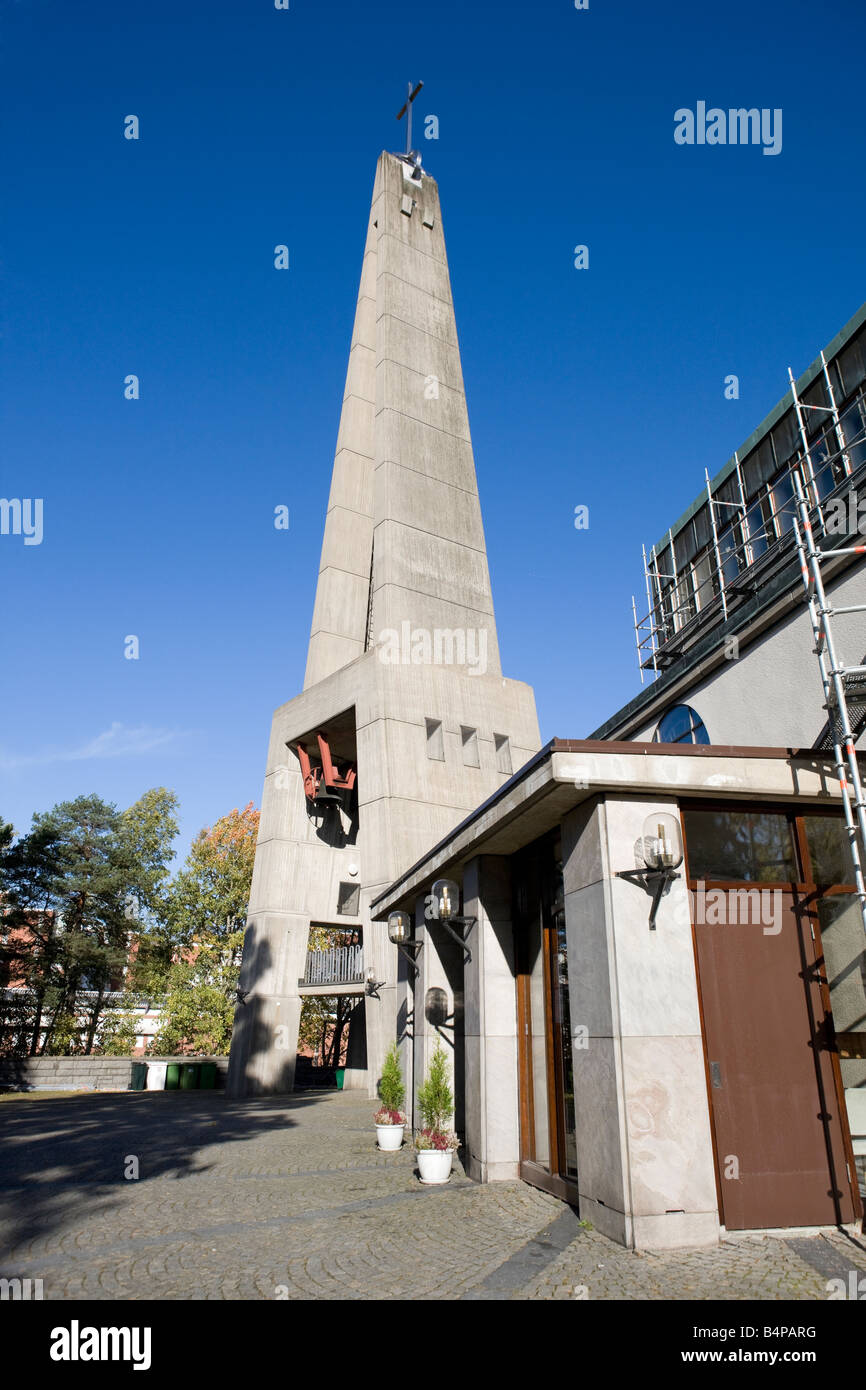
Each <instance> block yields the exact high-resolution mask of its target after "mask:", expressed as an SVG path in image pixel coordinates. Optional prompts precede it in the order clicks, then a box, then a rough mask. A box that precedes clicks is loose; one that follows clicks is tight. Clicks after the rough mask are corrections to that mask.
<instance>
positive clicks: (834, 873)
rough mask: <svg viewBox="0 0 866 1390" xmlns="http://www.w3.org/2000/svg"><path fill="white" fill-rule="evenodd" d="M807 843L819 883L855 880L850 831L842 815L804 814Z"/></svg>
mask: <svg viewBox="0 0 866 1390" xmlns="http://www.w3.org/2000/svg"><path fill="white" fill-rule="evenodd" d="M803 822H804V824H805V826H806V842H807V844H808V846H809V856H810V858H811V860H812V873H813V874H814V877H815V882H816V883H823V884H829V883H853V882H854V865H853V861H852V859H851V849H850V846H849V841H848V831H847V829H846V826H845V821H844V820H843V818H842V817H841V816H804V817H803Z"/></svg>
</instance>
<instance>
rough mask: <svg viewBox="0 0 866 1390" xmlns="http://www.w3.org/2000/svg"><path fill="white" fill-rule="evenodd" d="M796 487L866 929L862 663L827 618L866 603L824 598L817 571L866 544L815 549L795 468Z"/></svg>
mask: <svg viewBox="0 0 866 1390" xmlns="http://www.w3.org/2000/svg"><path fill="white" fill-rule="evenodd" d="M794 488H795V492H796V497H797V510H798V512H799V520H798V518H797V517H795V518H794V535H795V537H796V541H797V553H798V555H799V557H800V573H801V575H802V577H803V585H804V588H805V590H806V600H807V603H808V607H809V618H810V621H811V624H812V636H813V638H814V641H815V647H814V650H815V654H816V656H817V658H818V666H819V669H820V672H821V684H822V685H823V687H824V701H825V708H826V710H827V719H828V733H827V737H828V738H829V740H830V741H831V743H832V747H833V757H834V759H835V763H836V773H837V776H838V778H839V786H840V787H841V790H842V806H843V810H844V812H845V826H846V829H847V832H848V842H849V845H850V848H851V858H852V859H853V861H854V883H855V885H856V888H857V897H858V898H859V900H860V912H861V915H862V917H863V928H864V931H866V883H864V878H863V864H864V862H866V801H864V798H863V784H862V782H861V779H860V767H859V764H858V761H857V750H856V748H855V742H856V738H857V733H858V732H860V729H862V727H863V724H864V723H866V704H864V694H866V666H846V665H845V664H844V663H843V662H842V659H841V657H840V655H839V653H838V650H837V647H836V643H835V639H834V637H833V629H832V625H831V622H830V619H831V618H834V617H836V616H838V615H840V614H845V613H866V603H858V604H850V605H846V606H844V607H843V606H838V605H834V604H831V603H828V601H827V593H826V590H825V588H824V579H823V575H822V573H821V562H822V560H825V561H826V560H828V559H835V558H836V557H837V556H842V555H866V545H851V546H833V548H832V549H831V550H829V551H826V550H821V549H819V548H818V546H817V545H816V544H815V537H814V534H813V531H812V524H811V521H810V519H809V503H808V500H807V497H806V491H805V489H804V486H803V480H802V478H801V476H800V474H799V473H795V474H794ZM850 700H853V701H854V702H855V703H856V705H857V707H858V710H859V711H860V715H859V717H858V719H857V723H858V724H859V725H860V729H858V730H855V728H854V727H853V725H852V721H851V715H850V712H849V701H850ZM821 741H822V740H819V742H821Z"/></svg>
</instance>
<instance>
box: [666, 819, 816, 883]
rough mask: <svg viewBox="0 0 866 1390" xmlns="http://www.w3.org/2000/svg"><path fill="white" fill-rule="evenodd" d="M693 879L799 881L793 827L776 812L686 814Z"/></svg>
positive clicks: (758, 881)
mask: <svg viewBox="0 0 866 1390" xmlns="http://www.w3.org/2000/svg"><path fill="white" fill-rule="evenodd" d="M683 822H684V824H685V831H686V843H687V845H688V852H689V872H690V873H691V876H692V878H703V879H730V880H731V881H736V882H744V883H773V882H782V883H791V882H796V881H797V878H798V874H797V861H796V858H795V855H794V842H793V837H792V834H791V826H790V824H789V823H788V820H787V818H786V817H785V816H783V815H779V814H778V813H774V812H771V811H722V810H717V811H710V810H707V811H703V810H698V811H685V812H684V813H683Z"/></svg>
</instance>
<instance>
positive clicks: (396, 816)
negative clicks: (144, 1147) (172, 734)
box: [228, 153, 540, 1095]
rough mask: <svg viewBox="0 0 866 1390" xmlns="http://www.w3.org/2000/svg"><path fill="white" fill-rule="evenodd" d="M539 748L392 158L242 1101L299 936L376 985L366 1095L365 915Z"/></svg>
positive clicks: (300, 704)
mask: <svg viewBox="0 0 866 1390" xmlns="http://www.w3.org/2000/svg"><path fill="white" fill-rule="evenodd" d="M539 746H540V740H539V732H538V719H537V715H536V711H535V697H534V695H533V692H532V689H531V687H530V686H528V685H525V684H523V683H522V682H518V681H513V680H507V679H505V678H504V677H503V676H502V673H501V667H500V660H499V647H498V643H497V638H496V622H495V618H494V613H493V599H492V595H491V589H490V576H489V573H488V568H487V553H486V548H485V543H484V530H483V526H482V521H481V508H480V504H479V500H478V488H477V483H476V479H475V464H474V460H473V456H472V443H471V439H470V434H469V420H468V415H467V409H466V397H465V394H464V390H463V375H462V372H461V367H460V353H459V349H458V344H457V330H456V325H455V319H454V306H453V303H452V299H451V284H450V280H449V275H448V262H447V259H446V254H445V238H444V235H443V230H442V216H441V212H440V208H439V192H438V188H437V186H436V183H435V181H434V180H433V179H432V178H430V177H429V175H427V174H426V173H425V172H424V171H423V170H422V169H421V166H420V161H419V159H418V157H417V156H414V157H412V156H407V157H403V156H399V155H393V154H385V153H383V154H382V155H381V156H380V158H379V162H378V166H377V170H376V180H375V185H374V188H373V201H372V207H371V209H370V220H369V225H368V228H367V241H366V246H365V249H364V264H363V269H362V272H361V284H360V289H359V292H358V304H357V309H356V312H355V326H354V331H353V334H352V347H351V352H350V354H349V368H348V372H347V375H346V389H345V394H344V397H343V408H342V414H341V418H340V429H339V434H338V437H337V448H336V455H335V459H334V469H333V476H332V481H331V493H330V499H329V502H328V512H327V517H326V520H325V535H324V541H323V543H322V558H321V564H320V568H319V579H318V585H317V589H316V601H315V608H314V611H313V621H312V629H311V632H310V643H309V651H308V656H307V669H306V678H305V681H304V689H303V692H302V693H301V694H300V695H298V696H296V698H295V699H293V700H290V701H289V703H288V704H286V705H283V706H281V707H280V708H279V709H278V710H277V711H276V714H275V715H274V720H273V725H272V729H271V740H270V750H269V754H268V764H267V772H266V776H265V787H264V793H263V798H262V814H261V823H260V828H259V838H258V845H257V849H256V860H255V869H254V873H253V884H252V892H251V896H250V905H249V914H248V925H247V932H246V938H245V943H244V956H243V966H242V971H241V982H240V989H241V997H242V1000H243V1002H242V1003H239V1005H238V1008H237V1011H236V1015H235V1027H234V1033H233V1036H232V1047H231V1058H230V1063H229V1076H228V1088H229V1091H230V1092H231V1093H232V1094H234V1095H244V1094H257V1093H265V1092H285V1091H290V1090H291V1089H292V1087H293V1084H294V1073H295V1060H296V1048H297V1036H298V1021H299V1018H300V1010H301V1002H302V998H303V994H304V993H309V992H311V989H310V987H309V986H306V987H305V986H303V985H302V984H301V983H300V982H301V981H302V980H303V978H304V974H305V965H306V959H307V949H308V938H309V932H310V928H311V926H314V927H315V926H326V927H337V928H344V929H345V928H355V929H356V930H359V931H360V933H361V936H362V942H363V968H364V973H370V972H372V978H373V979H374V980H375V982H377V987H376V989H375V991H374V992H373V993H370V992H369V990H367V991H366V992H365V987H364V984H363V983H360V984H358V983H355V984H354V985H353V986H352V987H351V989H350V988H348V987H347V988H345V989H341V991H340V992H346V993H349V992H354V993H355V994H357V995H358V998H359V1004H358V1008H357V1009H356V1010H355V1012H354V1013H353V1015H352V1022H351V1024H350V1043H349V1049H350V1051H349V1064H348V1070H347V1075H346V1085H347V1086H361V1087H366V1088H367V1089H368V1091H369V1093H370V1094H371V1095H373V1094H375V1090H376V1084H377V1081H378V1077H379V1075H380V1071H381V1062H382V1058H383V1056H384V1053H385V1050H386V1049H387V1047H388V1045H389V1044H390V1042H391V1041H393V1040H394V1038H395V1037H396V1035H397V1012H398V994H399V988H398V955H397V951H396V948H395V947H394V946H392V945H391V943H390V942H389V941H388V937H387V931H386V928H385V927H384V925H383V924H382V923H378V922H371V921H370V915H369V904H370V902H371V900H372V899H374V898H375V897H376V895H377V893H379V892H381V891H382V890H383V889H384V888H385V887H387V885H388V884H389V883H391V882H392V881H393V880H394V879H395V878H396V877H397V875H398V874H399V873H400V872H401V871H403V870H405V869H408V868H409V867H410V866H411V865H412V864H413V863H414V862H415V861H416V860H417V859H419V858H420V857H421V855H422V854H423V853H424V852H425V851H426V850H427V849H429V848H430V846H431V845H432V844H434V843H435V842H436V841H437V840H438V839H439V838H440V837H442V836H444V835H445V834H447V832H448V831H449V830H451V829H452V828H453V827H454V826H455V825H456V824H458V823H459V821H461V820H462V819H463V817H464V816H465V815H467V814H468V812H469V811H471V810H472V809H473V808H474V807H475V806H477V805H478V804H479V802H481V801H483V800H484V799H485V798H486V797H488V796H490V795H491V794H492V793H493V792H494V791H495V790H496V789H497V788H498V787H499V786H500V785H501V784H502V783H503V782H504V781H505V780H507V778H508V776H509V775H510V774H511V772H512V771H516V769H517V768H518V767H520V765H521V764H522V763H523V762H525V761H526V759H527V758H528V757H529V756H530V755H531V754H532V753H534V752H536V751H537V749H538V748H539ZM329 778H330V782H329ZM321 992H326V991H325V990H324V988H323V990H322V991H321ZM333 992H337V987H336V986H335V987H333Z"/></svg>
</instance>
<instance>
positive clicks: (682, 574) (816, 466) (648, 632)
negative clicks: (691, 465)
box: [631, 352, 866, 698]
mask: <svg viewBox="0 0 866 1390" xmlns="http://www.w3.org/2000/svg"><path fill="white" fill-rule="evenodd" d="M820 362H821V373H820V375H821V378H822V379H823V383H824V386H825V390H826V399H827V400H828V401H829V404H828V405H816V404H814V403H809V402H807V401H805V400H803V398H802V397H801V396H800V395H798V392H797V385H796V382H795V380H794V375H793V372H792V371H791V369H790V368H788V377H789V383H790V393H791V409H792V411H793V417H792V426H793V423H794V422H796V423H795V439H796V442H795V444H794V447H793V449H792V453H791V456H790V457H789V458H787V459H786V460H783V461H782V462H781V463H780V464H779V463H777V467H776V469H775V471H774V472H773V474H772V476H771V477H769V478H768V479H766V480H765V481H763V482H761V483H760V484H759V486H758V487H757V488H755V489H753V490H752V491H751V492H748V491H747V488H746V486H745V483H744V478H743V467H742V460H741V458H740V455H739V453H738V452H737V453H734V455H733V466H732V467H731V468H730V469H729V470H728V471H727V473H726V474H725V477H724V478H723V480H722V481H721V483H718V484H717V485H716V487H715V488H714V487H713V483H712V482H711V480H710V475H709V472H708V470H707V469H704V496H703V498H699V499H698V501H697V502H696V504H695V507H694V508H693V509H692V512H691V513H690V514H689V518H688V521H687V522H686V523H685V526H687V525H688V522H689V521H691V520H692V518H693V517H696V516H697V515H698V513H699V512H700V511H701V509H702V507H701V503H702V502H703V505H705V506H706V512H707V521H706V525H705V527H704V530H705V533H706V541H705V542H704V543H703V545H702V546H701V547H699V548H698V549H697V550H696V551H695V553H694V554H692V555H690V556H688V557H686V558H681V560H680V561H679V562H678V560H677V541H678V540H679V537H680V536H681V535H682V532H683V530H684V527H681V528H680V531H679V532H678V533H677V535H676V536H675V535H674V533H673V531H672V530H669V531H668V534H667V536H666V538H665V540H664V542H663V543H662V544H661V545H660V546H659V547H656V546H655V545H654V546H653V547H652V548H651V550H650V553H649V556H648V555H647V551H646V546H642V547H641V550H642V558H643V569H644V583H645V586H646V612H645V614H644V616H640V615H639V610H638V604H637V600H636V599H635V596H634V595H632V600H631V602H632V623H633V626H634V633H635V643H636V647H637V655H638V668H639V672H640V680H641V684H643V683H644V672H650V673H651V679H655V678H656V677H657V676H658V674H659V673H660V672H661V671H664V670H665V669H666V668H667V667H668V666H670V665H671V664H672V663H673V662H674V661H675V660H677V658H678V657H679V655H680V654H681V652H682V649H683V646H684V644H685V643H687V642H688V641H689V639H690V638H691V637H692V636H693V635H694V636H696V635H697V634H698V632H699V631H701V630H703V629H704V627H705V626H708V625H711V624H712V623H714V622H726V621H727V619H728V617H729V616H730V612H731V609H732V608H733V607H734V605H735V603H736V602H737V601H738V600H741V599H743V598H744V597H745V596H747V595H750V594H754V593H756V592H757V590H758V587H759V573H760V580H761V581H762V580H763V578H764V574H765V566H766V567H767V568H768V569H769V568H772V567H773V560H774V558H775V559H778V560H784V559H785V558H786V556H787V555H788V554H790V542H791V539H792V531H793V527H794V524H795V519H796V512H797V499H796V495H795V487H794V478H795V475H798V474H803V475H805V479H806V485H807V487H808V489H809V494H810V496H811V497H812V498H813V505H814V507H815V510H816V521H817V525H818V527H819V528H820V529H823V523H824V517H823V510H822V507H823V505H824V504H825V503H826V502H827V500H828V499H829V498H830V497H831V496H832V494H833V493H834V492H835V491H836V490H837V489H839V488H841V487H843V486H844V485H845V484H846V483H848V481H849V479H850V478H851V477H852V475H854V474H857V475H858V480H859V476H860V473H861V471H864V470H866V385H863V384H861V385H860V387H859V388H858V390H857V391H856V392H855V393H854V395H853V396H852V398H851V399H849V400H848V401H847V402H846V403H845V404H843V405H841V406H840V405H839V403H838V400H837V394H836V392H835V390H834V386H833V381H832V378H831V374H830V372H829V369H828V363H827V360H826V358H825V356H824V353H823V352H822V353H821V358H820ZM817 414H823V416H824V423H823V424H820V425H816V424H815V423H812V424H810V420H811V421H813V422H814V421H815V416H816V415H817ZM766 437H768V436H765V438H766ZM722 490H724V491H725V492H726V494H727V495H726V496H724V497H723V496H720V495H719V493H720V491H722ZM864 698H866V687H864Z"/></svg>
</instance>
